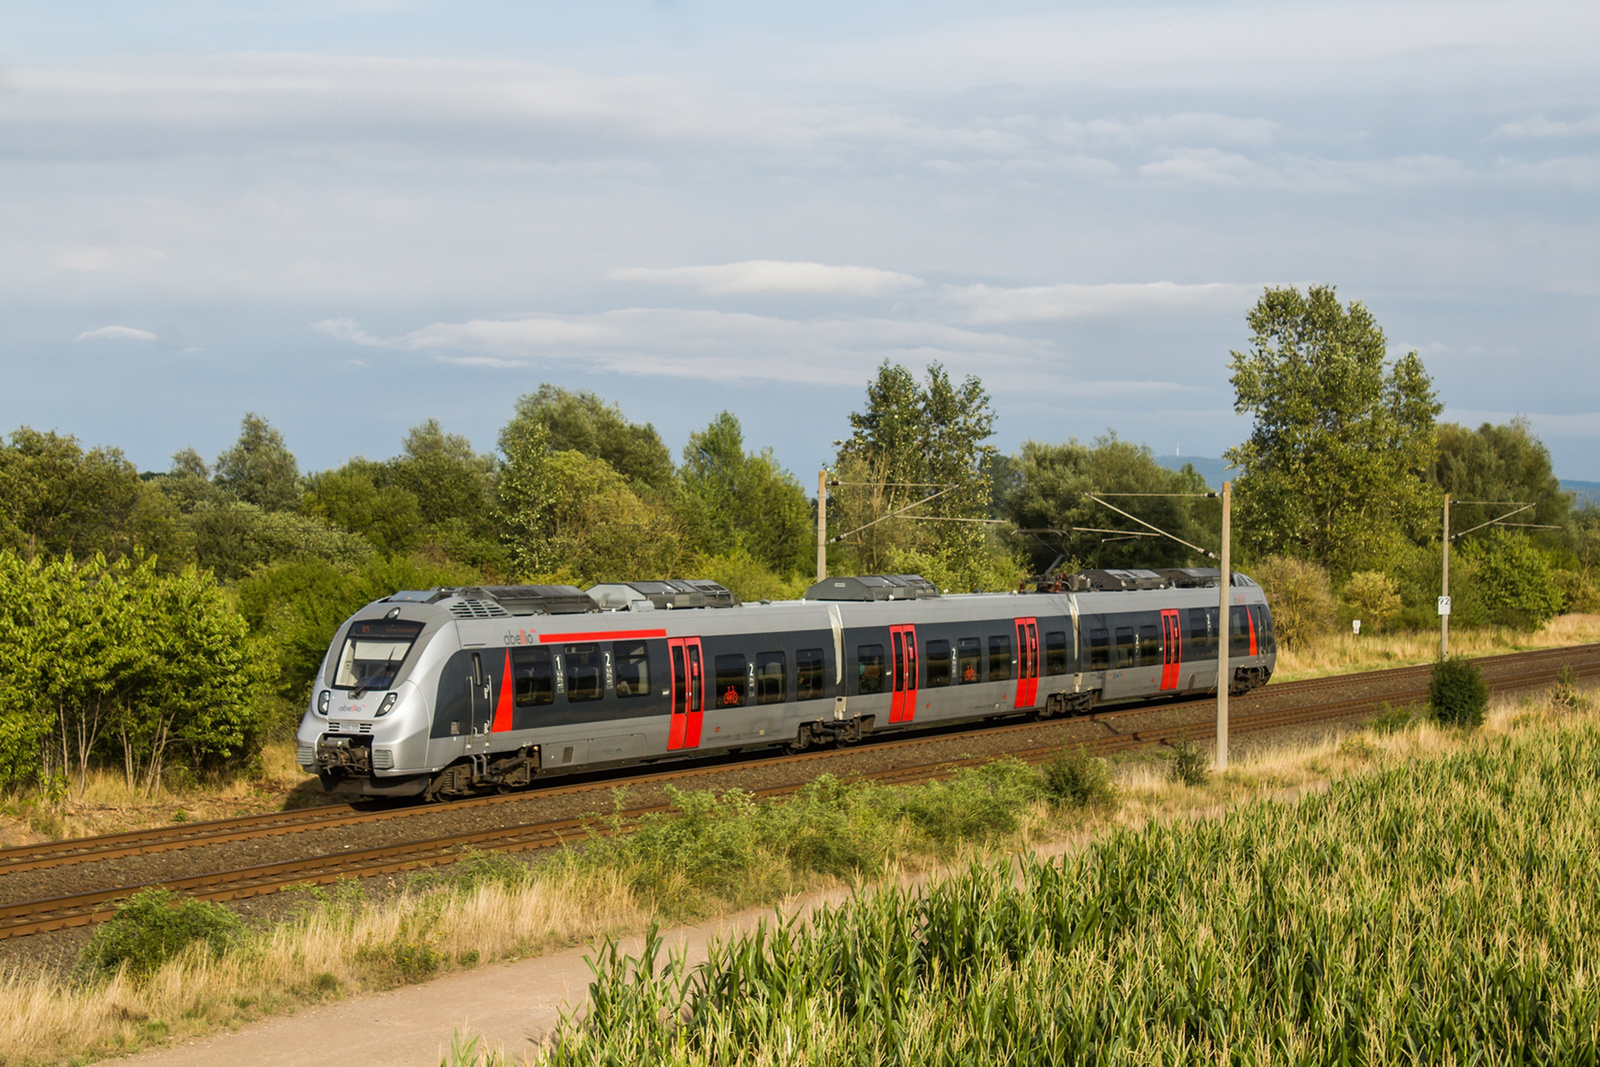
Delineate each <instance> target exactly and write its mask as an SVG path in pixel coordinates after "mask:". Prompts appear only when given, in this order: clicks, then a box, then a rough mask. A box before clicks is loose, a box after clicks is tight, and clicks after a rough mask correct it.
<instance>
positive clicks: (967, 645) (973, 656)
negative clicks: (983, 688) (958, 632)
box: [956, 637, 983, 685]
mask: <svg viewBox="0 0 1600 1067" xmlns="http://www.w3.org/2000/svg"><path fill="white" fill-rule="evenodd" d="M982 659H983V646H982V645H980V644H979V643H978V639H977V638H976V637H963V638H962V639H961V640H960V641H958V642H957V643H956V670H957V671H958V672H959V675H960V678H961V684H962V685H971V684H972V683H973V682H981V681H983V664H982V663H981V662H980V660H982Z"/></svg>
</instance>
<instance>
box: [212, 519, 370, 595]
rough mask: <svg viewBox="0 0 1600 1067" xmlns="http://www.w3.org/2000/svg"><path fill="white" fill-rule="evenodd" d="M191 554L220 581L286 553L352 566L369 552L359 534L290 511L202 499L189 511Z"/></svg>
mask: <svg viewBox="0 0 1600 1067" xmlns="http://www.w3.org/2000/svg"><path fill="white" fill-rule="evenodd" d="M188 522H189V526H190V528H191V529H192V530H193V531H194V537H195V556H196V558H197V559H198V561H199V563H200V565H201V566H203V567H209V568H211V570H212V571H214V572H215V573H216V576H217V577H218V578H220V579H222V580H223V581H233V580H235V579H238V578H240V577H243V576H244V575H245V574H248V573H249V572H250V571H251V570H253V569H254V568H256V567H261V566H265V565H267V564H269V563H274V562H277V561H279V560H285V559H301V558H312V559H325V560H328V561H329V562H331V563H334V564H337V565H339V566H345V567H353V566H356V565H358V564H360V563H362V562H363V561H365V560H366V559H367V558H369V557H370V556H371V555H372V552H373V550H372V546H371V544H369V543H368V542H367V541H366V540H365V539H364V538H361V537H358V536H356V535H355V534H352V533H347V532H346V531H344V530H337V529H334V528H333V527H332V526H329V525H328V524H327V523H326V522H324V521H323V520H321V519H319V518H316V517H314V516H310V515H301V514H299V513H297V512H293V511H264V510H262V509H261V508H258V507H256V506H255V505H254V504H245V503H238V502H229V503H216V504H205V505H202V506H200V507H198V508H196V509H195V511H194V512H193V514H191V515H190V516H189V517H188Z"/></svg>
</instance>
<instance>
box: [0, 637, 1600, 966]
mask: <svg viewBox="0 0 1600 1067" xmlns="http://www.w3.org/2000/svg"><path fill="white" fill-rule="evenodd" d="M1478 662H1479V664H1480V666H1481V667H1482V668H1483V670H1484V674H1485V678H1486V680H1487V681H1488V682H1489V684H1490V686H1491V688H1492V689H1494V690H1495V691H1498V692H1504V691H1509V690H1515V689H1522V688H1528V687H1532V686H1538V685H1544V684H1548V683H1550V682H1551V681H1553V680H1554V679H1555V678H1556V676H1557V675H1558V674H1559V672H1560V671H1561V669H1562V668H1563V667H1565V666H1569V665H1570V666H1571V667H1572V669H1573V671H1574V672H1575V673H1576V674H1578V675H1579V676H1580V677H1595V676H1600V645H1582V646H1574V647H1569V648H1564V649H1543V650H1537V651H1533V652H1525V653H1509V654H1506V655H1501V656H1492V657H1485V658H1483V659H1481V660H1479V661H1478ZM1428 674H1429V668H1428V667H1427V666H1420V667H1401V668H1394V669H1390V670H1386V671H1377V672H1367V673H1364V674H1359V675H1336V676H1330V677H1326V678H1316V679H1305V680H1302V681H1298V682H1288V683H1282V684H1279V685H1275V686H1271V687H1269V688H1267V689H1264V690H1259V691H1257V693H1255V694H1252V695H1251V697H1249V698H1246V699H1243V700H1241V701H1239V702H1238V703H1236V704H1235V708H1236V709H1237V714H1236V716H1235V717H1234V718H1233V719H1232V721H1231V722H1230V725H1229V730H1230V734H1231V735H1233V736H1240V735H1246V734H1250V733H1257V732H1261V731H1264V730H1273V729H1282V728H1285V727H1290V726H1296V725H1304V724H1309V723H1314V722H1327V721H1337V720H1340V719H1347V718H1353V717H1356V716H1360V715H1364V714H1367V713H1370V712H1371V711H1373V710H1375V709H1376V708H1377V707H1378V706H1379V705H1380V704H1382V703H1389V702H1401V703H1404V702H1408V701H1414V700H1417V699H1420V698H1424V697H1425V696H1426V691H1427V678H1428ZM1355 684H1361V685H1362V686H1363V687H1364V688H1367V689H1374V688H1376V689H1381V690H1385V691H1384V692H1382V693H1378V694H1369V695H1364V696H1360V697H1355V698H1349V699H1345V700H1336V701H1331V702H1329V701H1316V700H1315V699H1314V698H1315V696H1316V694H1318V693H1320V692H1324V691H1337V690H1338V689H1340V688H1345V687H1349V686H1352V685H1355ZM1285 698H1289V699H1291V700H1295V698H1312V699H1310V700H1297V701H1296V702H1294V703H1291V704H1290V705H1288V706H1286V707H1280V708H1270V709H1268V708H1260V707H1255V708H1254V710H1252V705H1259V704H1261V703H1263V702H1266V701H1268V700H1271V701H1273V702H1278V701H1281V700H1282V699H1285ZM1213 707H1214V705H1213V702H1212V701H1210V700H1203V701H1186V702H1182V703H1175V704H1168V705H1164V706H1161V707H1160V708H1159V709H1157V710H1161V711H1164V712H1167V713H1169V714H1170V713H1174V712H1177V713H1180V714H1182V715H1184V719H1183V721H1180V722H1177V723H1173V724H1171V725H1167V726H1163V727H1159V728H1153V729H1137V728H1134V729H1126V730H1118V729H1117V724H1118V723H1119V722H1121V721H1122V720H1125V719H1128V718H1129V717H1131V716H1135V715H1139V714H1148V713H1150V712H1151V710H1152V708H1151V707H1149V706H1147V705H1146V706H1138V707H1130V708H1118V709H1111V710H1107V711H1103V712H1100V713H1098V714H1095V715H1090V716H1086V717H1083V718H1082V719H1080V720H1079V721H1088V722H1093V723H1096V724H1098V725H1101V726H1104V727H1105V728H1106V729H1107V730H1108V731H1109V732H1108V733H1106V734H1104V735H1102V736H1100V737H1097V738H1093V739H1090V740H1087V741H1084V742H1082V745H1083V747H1085V748H1086V749H1088V750H1089V751H1090V752H1091V753H1093V754H1095V755H1110V754H1113V753H1116V752H1121V751H1127V750H1130V749H1135V748H1140V747H1145V746H1149V745H1157V744H1164V743H1170V742H1172V741H1174V740H1176V739H1178V738H1180V737H1185V738H1190V739H1193V740H1207V739H1213V738H1214V737H1215V729H1216V723H1215V719H1214V718H1212V717H1210V712H1211V709H1212V708H1213ZM1197 713H1203V714H1197ZM1038 728H1039V724H1038V723H1037V722H1033V721H1029V722H1021V723H1011V724H1006V725H1001V726H989V727H986V728H981V729H974V730H966V731H958V732H954V733H951V732H941V733H935V734H932V735H919V736H915V737H904V738H892V739H885V740H882V741H878V742H876V746H877V747H879V748H883V749H898V748H904V749H910V750H915V748H917V747H919V746H926V745H929V744H932V743H935V742H942V741H949V740H951V739H952V738H953V737H954V738H959V737H961V736H965V735H973V736H976V735H978V734H980V733H981V734H983V735H984V736H993V735H995V734H1005V733H1014V732H1017V731H1037V730H1038ZM1060 750H1061V744H1060V743H1055V744H1051V745H1045V746H1035V747H1030V748H1025V749H1020V750H1017V751H1015V752H1012V753H1010V754H1009V755H1011V756H1014V757H1016V758H1019V759H1022V760H1024V761H1026V762H1030V763H1040V762H1043V761H1045V760H1048V759H1050V758H1052V757H1054V756H1055V755H1056V754H1057V753H1058V752H1060ZM835 751H836V750H831V749H830V750H823V751H818V752H809V753H800V754H794V755H787V756H777V757H766V759H765V761H764V762H767V763H773V762H777V763H802V762H807V761H811V760H817V759H825V758H828V757H829V756H830V755H832V754H834V752H835ZM992 758H993V757H981V758H969V759H961V760H954V761H952V760H943V761H940V762H937V763H925V764H920V765H914V766H908V767H904V768H900V769H897V770H894V771H891V772H886V773H877V774H873V775H871V776H870V777H871V778H872V779H873V780H874V781H877V782H880V783H882V784H885V785H909V784H914V783H917V782H925V781H932V780H936V779H941V778H947V777H950V776H952V775H954V774H956V773H957V772H958V771H960V770H961V769H962V768H964V767H968V766H973V765H977V764H980V763H985V762H989V761H990V759H992ZM749 762H754V761H749ZM733 766H737V764H729V763H717V764H715V765H711V766H704V765H699V766H697V765H688V766H680V767H674V768H673V769H671V770H668V771H661V772H653V773H649V774H644V775H635V776H632V777H630V778H629V779H627V780H628V781H629V782H630V784H631V783H645V782H650V781H658V780H672V781H682V780H684V779H685V778H693V777H699V776H701V775H706V774H712V773H721V772H725V771H727V770H728V769H730V767H733ZM615 784H616V782H615V781H614V780H607V781H599V782H582V783H575V784H570V785H560V786H552V787H550V788H547V789H545V790H540V791H535V792H531V793H520V794H511V795H507V796H495V797H480V798H474V799H470V800H464V801H457V802H455V803H453V804H452V805H450V808H451V809H452V810H456V809H459V808H461V807H463V806H480V805H493V804H504V803H511V802H516V801H526V800H528V799H530V798H538V797H540V796H555V795H562V794H571V793H581V792H591V791H592V792H602V791H606V790H609V789H611V788H613V787H614V786H615ZM799 788H801V785H798V784H796V785H789V786H783V787H778V788H774V789H767V790H761V791H758V792H757V793H756V794H755V795H757V796H779V795H784V794H787V793H792V792H794V791H795V790H797V789H799ZM669 808H670V806H669V805H666V804H658V805H653V806H646V807H636V808H631V809H627V810H625V811H622V812H620V813H618V814H617V815H616V816H614V817H613V818H611V819H608V820H605V821H604V822H599V823H597V822H595V821H594V820H592V819H583V818H569V819H559V820H552V821H545V822H530V823H523V824H518V825H514V826H507V827H499V828H496V829H492V830H479V831H473V832H469V833H460V834H453V835H449V836H444V837H436V838H431V839H427V840H422V841H414V842H408V843H403V844H395V845H388V846H384V847H380V848H370V849H358V850H342V851H340V852H339V853H337V854H334V855H331V856H321V857H308V858H302V859H294V860H287V861H281V862H276V863H266V864H260V865H257V866H252V867H244V868H238V869H233V870H226V871H217V872H213V873H210V874H201V875H194V876H191V877H186V878H177V879H171V880H166V881H159V882H148V883H142V884H138V885H122V886H115V887H110V888H106V889H100V890H95V891H92V892H86V893H78V894H71V895H67V896H59V897H51V898H47V899H40V900H28V901H20V902H16V903H12V904H7V905H3V906H0V939H5V938H11V937H23V936H27V935H30V934H36V933H43V932H46V931H49V930H59V929H64V928H69V927H74V926H83V925H88V924H90V923H95V922H100V921H103V920H105V919H108V918H110V917H111V916H112V915H114V914H115V912H116V906H117V904H118V903H119V902H120V901H122V900H124V899H126V898H127V897H128V896H130V895H132V894H133V893H135V892H138V891H139V890H142V889H147V888H152V887H156V886H160V887H163V888H166V889H170V890H172V891H174V892H179V893H184V894H187V895H189V896H193V897H195V898H197V899H201V900H213V901H223V900H238V899H244V898H248V897H253V896H260V895H263V894H267V893H274V892H278V891H279V890H282V889H285V888H288V887H290V886H297V885H306V884H325V883H328V882H333V881H336V880H338V879H340V878H351V877H359V878H367V877H374V876H378V875H386V874H394V873H399V872H404V871H409V870H415V869H418V868H422V867H430V866H440V865H444V864H448V863H452V862H454V861H455V860H457V859H459V858H460V857H461V855H462V854H463V853H464V852H465V851H466V850H469V849H476V850H479V851H484V852H525V851H530V850H536V849H543V848H550V847H554V846H558V845H561V844H563V843H565V842H567V841H571V840H573V839H575V838H577V837H581V836H584V835H586V834H590V833H602V834H606V833H612V832H617V831H622V832H626V831H627V829H629V828H630V827H631V826H632V825H633V824H634V823H636V822H637V821H638V820H639V819H641V818H644V817H646V816H648V815H651V814H656V813H660V812H664V811H667V810H669ZM437 810H439V809H438V808H435V807H412V808H394V809H386V810H377V811H373V810H361V809H359V808H356V807H354V806H352V805H348V804H335V805H327V806H325V807H321V808H308V809H301V810H298V811H293V812H277V813H270V814H264V815H251V816H240V817H237V818H232V819H221V820H215V821H212V822H205V823H194V824H189V825H186V826H183V827H177V828H166V827H163V828H158V829H152V830H142V831H133V832H130V833H124V834H113V835H108V836H105V837H98V838H84V839H80V840H76V841H61V842H52V843H49V844H44V845H34V846H22V847H19V848H11V849H0V876H3V875H4V874H6V873H10V872H16V871H24V870H36V869H39V868H40V867H47V866H56V865H63V864H70V863H84V862H93V861H96V860H102V859H111V858H114V857H118V856H127V855H144V854H151V853H157V852H162V851H168V850H172V849H179V848H190V847H196V846H200V845H206V844H217V843H221V842H227V841H238V840H248V839H251V838H258V837H266V836H274V835H278V834H290V833H300V832H304V831H308V830H317V829H324V828H327V827H332V826H341V825H350V824H359V823H368V822H377V821H382V820H388V819H399V818H408V817H412V816H415V815H424V814H428V813H430V812H434V811H437ZM0 885H3V882H0Z"/></svg>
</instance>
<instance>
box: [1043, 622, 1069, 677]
mask: <svg viewBox="0 0 1600 1067" xmlns="http://www.w3.org/2000/svg"><path fill="white" fill-rule="evenodd" d="M1044 673H1046V674H1066V673H1067V634H1066V631H1065V630H1051V631H1050V632H1049V633H1046V634H1045V635H1044Z"/></svg>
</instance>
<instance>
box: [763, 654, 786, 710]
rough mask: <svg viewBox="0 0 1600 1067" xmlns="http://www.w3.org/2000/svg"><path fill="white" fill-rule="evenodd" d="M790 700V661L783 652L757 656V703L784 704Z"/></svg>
mask: <svg viewBox="0 0 1600 1067" xmlns="http://www.w3.org/2000/svg"><path fill="white" fill-rule="evenodd" d="M788 699H789V661H788V659H787V658H786V657H785V656H784V654H783V653H782V652H762V653H760V654H759V655H757V656H756V703H757V704H782V703H783V702H784V701H785V700H788Z"/></svg>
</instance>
